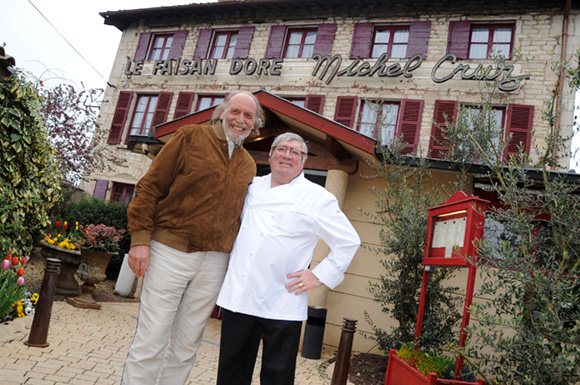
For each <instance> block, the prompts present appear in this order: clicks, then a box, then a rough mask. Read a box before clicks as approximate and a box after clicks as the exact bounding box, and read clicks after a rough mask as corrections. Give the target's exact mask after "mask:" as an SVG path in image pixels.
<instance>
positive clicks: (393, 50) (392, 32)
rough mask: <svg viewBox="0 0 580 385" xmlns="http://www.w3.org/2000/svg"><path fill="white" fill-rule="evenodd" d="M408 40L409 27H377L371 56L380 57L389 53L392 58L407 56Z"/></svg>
mask: <svg viewBox="0 0 580 385" xmlns="http://www.w3.org/2000/svg"><path fill="white" fill-rule="evenodd" d="M408 42H409V28H408V27H407V28H405V27H375V30H374V32H373V43H372V48H371V52H372V54H371V57H372V58H378V57H380V56H381V55H382V54H387V55H389V57H392V58H404V57H407V44H408Z"/></svg>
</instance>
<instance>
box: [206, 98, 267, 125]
mask: <svg viewBox="0 0 580 385" xmlns="http://www.w3.org/2000/svg"><path fill="white" fill-rule="evenodd" d="M235 95H248V96H249V97H251V98H252V100H253V101H254V103H256V115H255V117H254V130H256V131H257V130H259V129H260V127H262V126H263V125H264V116H265V115H264V110H263V109H262V106H260V102H259V101H258V98H256V96H255V95H254V94H253V93H251V92H248V91H232V92H230V93H229V94H228V96H226V98H225V99H224V101H223V102H221V103H220V105H219V106H217V108H216V109H215V111H214V112H213V114H212V115H211V121H212V122H217V121H219V120H220V115H221V114H222V112H223V111H225V110H226V109H227V108H228V106H229V104H230V100H231V99H232V97H234V96H235Z"/></svg>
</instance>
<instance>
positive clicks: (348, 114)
mask: <svg viewBox="0 0 580 385" xmlns="http://www.w3.org/2000/svg"><path fill="white" fill-rule="evenodd" d="M357 103H358V98H357V97H356V96H339V97H338V98H336V111H335V113H334V120H335V121H337V122H338V123H340V124H344V125H345V126H348V127H350V128H352V127H353V126H354V118H355V117H356V106H357Z"/></svg>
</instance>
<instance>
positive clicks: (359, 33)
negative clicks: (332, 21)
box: [350, 23, 373, 59]
mask: <svg viewBox="0 0 580 385" xmlns="http://www.w3.org/2000/svg"><path fill="white" fill-rule="evenodd" d="M372 39H373V23H357V24H355V26H354V33H353V34H352V45H351V47H350V58H351V59H356V58H368V57H370V56H371V43H372Z"/></svg>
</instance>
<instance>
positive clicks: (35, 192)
mask: <svg viewBox="0 0 580 385" xmlns="http://www.w3.org/2000/svg"><path fill="white" fill-rule="evenodd" d="M41 106H42V98H41V96H40V95H39V94H38V90H37V89H36V87H35V86H34V85H33V84H32V83H31V82H29V81H27V80H26V79H25V78H24V77H23V76H22V75H12V76H10V77H8V78H6V79H5V80H4V81H2V82H0V146H1V149H0V255H7V254H13V255H18V256H24V255H29V254H30V253H31V251H32V248H33V245H34V241H35V239H34V237H35V235H36V234H38V231H39V230H40V229H41V228H42V227H44V226H46V225H47V224H48V223H49V217H48V212H49V211H50V208H51V207H52V206H54V205H55V203H56V202H57V201H58V199H59V197H60V185H61V180H62V174H61V172H60V170H59V168H58V164H57V163H56V161H55V153H54V149H53V147H52V146H51V143H50V141H49V139H48V132H47V129H46V125H45V123H44V118H43V116H42V114H41V113H40V109H41Z"/></svg>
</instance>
